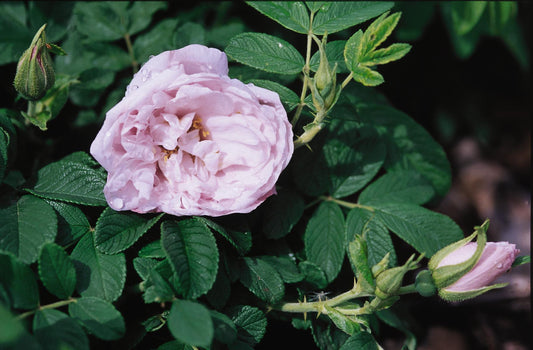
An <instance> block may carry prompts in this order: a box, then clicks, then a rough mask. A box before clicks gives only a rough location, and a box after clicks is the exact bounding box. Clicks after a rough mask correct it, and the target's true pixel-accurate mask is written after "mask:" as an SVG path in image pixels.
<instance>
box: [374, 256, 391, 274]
mask: <svg viewBox="0 0 533 350" xmlns="http://www.w3.org/2000/svg"><path fill="white" fill-rule="evenodd" d="M389 263H390V252H389V253H387V254H385V256H384V257H383V259H381V261H380V262H378V263H377V264H376V265H374V266H372V275H373V276H374V278H376V277H378V276H379V274H380V273H382V272H383V271H385V270H386V269H387V268H388V267H389Z"/></svg>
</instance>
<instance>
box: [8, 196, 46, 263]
mask: <svg viewBox="0 0 533 350" xmlns="http://www.w3.org/2000/svg"><path fill="white" fill-rule="evenodd" d="M56 235H57V217H56V214H55V212H54V210H53V209H52V208H51V207H50V206H49V205H48V204H47V203H46V202H45V201H43V200H42V199H39V198H37V197H34V196H30V195H26V196H22V197H20V199H19V200H18V202H17V203H16V204H13V205H11V206H9V207H7V208H4V209H0V251H4V252H10V253H12V254H14V255H15V256H17V257H18V258H19V259H20V261H22V262H23V263H26V264H31V263H33V262H34V261H35V260H37V257H38V256H39V251H40V249H41V247H42V246H43V245H44V244H45V243H48V242H53V241H54V239H55V237H56Z"/></svg>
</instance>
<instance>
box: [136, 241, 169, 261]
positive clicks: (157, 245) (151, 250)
mask: <svg viewBox="0 0 533 350" xmlns="http://www.w3.org/2000/svg"><path fill="white" fill-rule="evenodd" d="M139 256H140V257H144V258H164V257H165V252H164V251H163V248H162V247H161V241H160V240H157V241H153V242H150V243H148V244H147V245H145V246H144V247H142V248H141V250H139Z"/></svg>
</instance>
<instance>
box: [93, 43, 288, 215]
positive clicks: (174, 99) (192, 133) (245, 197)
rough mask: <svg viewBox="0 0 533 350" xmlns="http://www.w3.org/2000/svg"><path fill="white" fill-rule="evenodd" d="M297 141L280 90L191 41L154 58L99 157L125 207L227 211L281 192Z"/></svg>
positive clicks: (100, 138)
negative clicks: (235, 72)
mask: <svg viewBox="0 0 533 350" xmlns="http://www.w3.org/2000/svg"><path fill="white" fill-rule="evenodd" d="M292 139H293V134H292V129H291V125H290V123H289V122H288V120H287V114H286V112H285V110H284V108H283V106H282V104H281V102H280V99H279V96H278V95H277V94H276V93H275V92H272V91H269V90H266V89H263V88H260V87H257V86H254V85H252V84H247V85H246V84H243V83H242V82H240V81H238V80H235V79H230V78H229V77H228V63H227V58H226V55H225V54H224V53H223V52H221V51H219V50H217V49H213V48H207V47H205V46H201V45H190V46H187V47H184V48H182V49H180V50H175V51H166V52H163V53H161V54H159V55H157V56H155V57H152V58H151V59H150V60H149V61H148V62H146V64H144V66H143V67H142V69H141V70H140V71H139V72H138V73H137V74H135V76H134V78H133V80H132V81H131V83H130V84H129V85H128V88H127V90H126V95H125V97H124V98H123V99H122V100H121V101H120V102H119V103H118V104H117V105H116V106H114V107H113V108H112V109H111V110H110V111H109V112H108V113H107V115H106V119H105V122H104V124H103V126H102V129H101V130H100V132H99V133H98V135H97V136H96V139H95V140H94V142H93V143H92V145H91V154H92V155H93V156H94V158H95V159H96V160H97V161H98V162H99V163H100V164H101V165H102V166H103V167H104V168H105V169H106V170H107V172H108V178H107V184H106V186H105V188H104V194H105V196H106V199H107V202H108V203H109V205H110V206H111V208H113V209H115V210H132V211H135V212H139V213H146V212H166V213H169V214H173V215H207V216H220V215H226V214H231V213H247V212H250V211H252V210H253V209H255V208H256V207H257V206H258V205H259V204H261V203H262V202H263V201H264V200H265V199H266V198H267V197H268V196H270V195H272V194H273V193H275V183H276V181H277V179H278V177H279V175H280V173H281V172H282V170H283V169H284V168H285V167H286V166H287V164H288V162H289V160H290V158H291V156H292V152H293V141H292Z"/></svg>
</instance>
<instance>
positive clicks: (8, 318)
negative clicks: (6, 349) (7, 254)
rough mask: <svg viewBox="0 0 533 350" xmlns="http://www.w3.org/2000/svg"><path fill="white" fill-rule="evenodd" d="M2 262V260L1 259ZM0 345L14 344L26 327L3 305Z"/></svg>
mask: <svg viewBox="0 0 533 350" xmlns="http://www.w3.org/2000/svg"><path fill="white" fill-rule="evenodd" d="M0 260H1V258H0ZM0 324H1V325H2V327H0V345H4V344H7V343H14V342H15V341H16V340H17V339H18V338H20V337H21V336H22V335H23V334H24V326H23V325H22V322H20V320H18V319H16V318H15V316H13V315H12V314H11V312H9V310H8V309H7V308H5V307H4V305H3V304H1V303H0Z"/></svg>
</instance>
